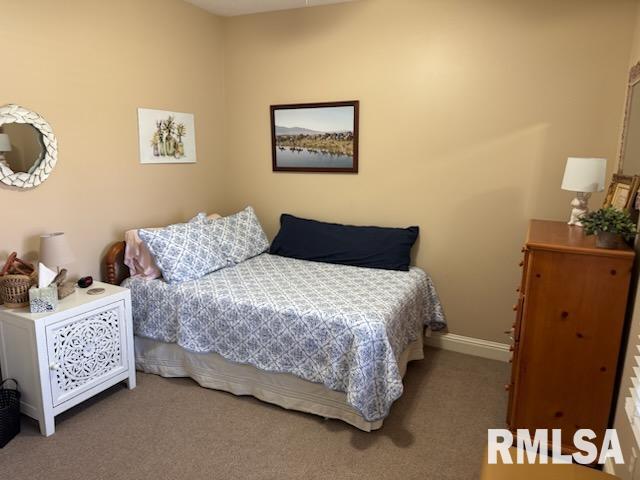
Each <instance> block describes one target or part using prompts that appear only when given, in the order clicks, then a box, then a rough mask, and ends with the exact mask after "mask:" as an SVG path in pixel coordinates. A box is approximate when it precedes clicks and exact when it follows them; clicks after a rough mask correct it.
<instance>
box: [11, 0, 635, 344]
mask: <svg viewBox="0 0 640 480" xmlns="http://www.w3.org/2000/svg"><path fill="white" fill-rule="evenodd" d="M633 8H634V2H633V1H632V0H620V1H617V2H606V1H601V0H566V1H563V2H555V1H551V0H549V1H536V2H525V1H513V0H484V1H483V2H473V1H470V0H451V1H447V2H441V1H423V0H420V1H418V0H414V1H411V0H393V1H392V0H362V1H359V2H354V3H349V4H343V5H334V6H327V7H318V8H313V9H300V10H293V11H285V12H276V13H270V14H259V15H252V16H246V17H235V18H230V19H224V20H223V19H220V18H218V17H215V16H213V15H209V14H207V13H204V12H203V11H202V10H198V9H196V8H194V7H192V6H190V5H188V4H186V3H184V2H181V1H179V0H157V1H155V0H138V1H136V2H131V1H127V0H118V1H112V2H97V1H91V2H87V1H81V0H68V1H65V2H64V3H63V4H60V3H55V2H49V1H46V0H39V1H38V0H23V1H21V2H13V1H10V0H0V11H2V18H3V28H2V29H0V39H1V40H3V42H2V43H3V44H4V45H9V44H10V45H12V48H10V49H5V55H4V58H5V62H6V64H9V65H12V66H13V67H12V68H13V70H12V72H11V75H8V74H5V75H3V76H2V77H1V78H2V79H1V80H0V87H1V88H0V104H4V103H10V102H12V103H18V104H22V105H24V106H26V107H29V108H32V109H34V110H36V111H38V112H39V113H41V114H42V115H43V116H44V117H45V118H46V119H47V120H48V121H49V122H50V123H51V125H52V126H53V128H54V130H55V131H56V134H57V135H58V139H59V145H60V159H59V164H58V166H57V168H56V169H55V171H54V172H53V174H52V176H51V177H50V178H49V179H48V180H47V181H46V182H45V183H44V184H43V185H42V186H40V187H38V188H36V189H34V190H31V191H26V192H22V191H20V192H16V191H11V190H8V189H6V188H0V202H1V203H2V205H5V206H9V207H8V208H3V209H2V212H3V213H2V219H1V220H2V225H3V227H2V229H1V230H0V249H1V250H0V256H3V254H5V253H6V252H8V251H11V250H18V251H19V252H20V253H21V254H23V253H24V252H31V253H33V252H34V251H35V250H36V249H37V236H38V235H39V234H41V233H43V232H47V231H52V230H62V231H65V232H67V233H68V234H69V237H70V240H71V243H72V245H73V247H74V250H75V251H76V254H77V256H78V261H77V262H76V264H75V265H73V266H72V271H73V272H74V273H76V274H80V273H82V274H86V273H90V274H94V275H95V274H97V272H98V259H99V257H100V254H101V253H102V251H103V249H104V246H105V245H106V244H108V243H109V242H110V241H113V240H116V239H119V238H121V234H122V232H123V231H124V230H125V229H127V228H131V227H138V226H143V225H159V224H166V223H168V222H171V221H176V220H180V219H185V218H187V217H189V216H190V215H192V214H193V213H195V212H196V211H197V210H200V209H207V210H220V211H222V212H223V213H228V212H231V211H233V210H236V209H239V208H242V207H243V206H244V205H246V204H252V205H254V206H255V208H256V210H257V212H258V214H259V216H260V217H261V219H262V220H263V223H264V224H265V226H266V228H267V230H268V233H269V234H270V235H273V234H274V233H275V232H276V230H277V220H278V216H279V214H280V213H281V212H285V211H286V212H291V213H294V214H298V215H302V216H307V217H314V218H319V219H325V220H333V221H340V222H349V223H355V224H379V225H394V226H403V225H410V224H418V225H420V226H421V228H422V233H421V239H420V242H419V245H418V248H417V263H418V265H420V266H421V267H423V268H425V269H427V270H428V271H429V272H430V273H431V274H432V275H433V277H434V279H435V281H436V283H437V285H438V287H439V289H440V292H441V294H442V298H443V301H444V304H445V308H446V311H447V314H448V317H449V320H450V329H451V331H452V332H454V333H458V334H462V335H468V336H472V337H479V338H485V339H489V340H496V341H506V339H505V338H504V337H503V335H502V333H501V332H502V330H505V329H506V328H508V326H509V325H510V323H511V321H512V318H513V315H512V312H511V305H512V303H513V301H514V299H515V292H514V289H515V286H516V285H517V279H518V275H519V270H518V268H517V262H518V258H519V255H520V254H519V246H520V244H521V242H522V239H523V237H524V234H525V228H526V221H527V219H528V218H530V217H543V218H557V219H563V218H565V216H566V215H567V214H568V208H567V207H568V202H569V200H570V199H571V194H570V193H567V192H562V191H561V190H560V189H559V187H558V186H559V183H560V179H561V176H562V171H563V167H564V162H565V158H566V157H567V156H569V155H598V156H599V155H603V156H606V157H608V158H611V159H613V158H614V155H615V150H616V144H617V125H618V120H619V113H620V105H621V104H622V101H623V96H624V90H623V89H621V88H620V85H621V84H622V83H623V82H624V77H625V70H626V66H627V63H628V55H629V48H628V46H629V44H630V42H631V32H632V28H633V14H632V12H633ZM25 31H29V32H31V33H30V36H29V37H28V38H27V39H23V40H22V41H20V42H16V41H15V40H14V39H15V38H18V37H24V35H23V32H25ZM343 99H359V100H360V101H361V125H360V126H361V143H360V165H361V169H360V173H359V174H358V175H321V174H310V175H303V174H284V173H279V174H274V173H272V172H271V163H270V139H269V116H268V107H269V105H270V104H274V103H283V102H309V101H323V100H343ZM140 106H143V107H150V108H159V109H167V110H172V109H173V110H178V111H191V112H194V113H195V114H196V124H197V140H198V144H197V148H198V158H199V161H198V163H197V164H196V165H140V164H139V163H138V139H137V119H136V109H137V108H138V107H140ZM600 198H601V197H598V196H596V198H594V204H595V203H597V202H598V201H599V200H600ZM82 199H85V200H86V203H85V204H81V200H82Z"/></svg>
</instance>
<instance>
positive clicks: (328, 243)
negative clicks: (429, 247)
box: [269, 213, 420, 271]
mask: <svg viewBox="0 0 640 480" xmlns="http://www.w3.org/2000/svg"><path fill="white" fill-rule="evenodd" d="M419 230H420V229H419V228H418V227H409V228H384V227H356V226H353V225H340V224H337V223H325V222H318V221H316V220H306V219H304V218H298V217H294V216H293V215H289V214H286V213H283V214H282V216H281V217H280V231H279V232H278V235H276V238H274V239H273V243H271V248H270V249H269V253H273V254H274V255H281V256H283V257H291V258H298V259H302V260H313V261H315V262H327V263H339V264H342V265H354V266H356V267H369V268H382V269H386V270H403V271H407V270H409V264H410V262H411V247H412V246H413V244H414V243H415V241H416V239H417V238H418V232H419Z"/></svg>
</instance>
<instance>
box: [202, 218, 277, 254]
mask: <svg viewBox="0 0 640 480" xmlns="http://www.w3.org/2000/svg"><path fill="white" fill-rule="evenodd" d="M211 225H212V226H213V228H214V236H215V237H216V240H217V241H218V242H219V244H220V248H221V249H222V251H223V252H224V254H225V256H226V257H227V260H228V265H235V264H237V263H240V262H243V261H245V260H247V259H249V258H252V257H255V256H256V255H260V254H261V253H264V252H266V251H267V249H268V248H269V240H267V236H266V235H265V233H264V230H262V225H260V221H259V220H258V217H256V214H255V212H254V211H253V208H252V207H247V208H245V209H244V210H242V211H241V212H238V213H235V214H233V215H229V216H228V217H222V218H219V219H216V220H212V221H211Z"/></svg>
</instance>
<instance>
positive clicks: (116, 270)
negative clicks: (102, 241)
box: [102, 242, 129, 285]
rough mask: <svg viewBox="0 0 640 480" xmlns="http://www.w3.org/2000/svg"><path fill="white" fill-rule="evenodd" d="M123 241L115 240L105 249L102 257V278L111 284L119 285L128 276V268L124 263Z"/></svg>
mask: <svg viewBox="0 0 640 480" xmlns="http://www.w3.org/2000/svg"><path fill="white" fill-rule="evenodd" d="M124 246H125V243H124V242H116V243H114V244H113V245H111V246H110V247H109V248H108V249H107V253H105V255H104V258H103V259H102V268H103V270H102V279H103V281H105V282H107V283H110V284H112V285H120V284H121V283H122V281H123V280H124V279H125V278H129V268H128V267H127V266H126V265H125V264H124Z"/></svg>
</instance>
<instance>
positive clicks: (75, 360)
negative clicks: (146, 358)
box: [46, 301, 128, 407]
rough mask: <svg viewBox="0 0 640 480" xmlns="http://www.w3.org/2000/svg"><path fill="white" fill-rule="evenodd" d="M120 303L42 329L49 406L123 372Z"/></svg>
mask: <svg viewBox="0 0 640 480" xmlns="http://www.w3.org/2000/svg"><path fill="white" fill-rule="evenodd" d="M125 328H126V325H125V307H124V301H119V302H116V303H112V304H109V305H106V306H104V307H100V308H98V309H96V310H92V311H90V312H86V313H83V314H80V315H78V316H75V317H72V318H70V319H67V320H63V321H60V322H57V323H53V324H51V325H48V326H47V327H46V335H47V351H48V356H49V369H50V370H49V372H50V381H51V393H52V399H53V406H54V407H56V406H58V405H60V404H61V403H64V402H65V401H67V400H69V399H70V398H73V397H75V396H76V395H79V394H81V393H82V392H84V391H86V390H89V389H91V388H92V387H95V386H97V385H99V384H100V383H102V382H104V381H105V380H108V379H109V378H110V377H112V376H114V375H118V374H120V373H122V372H124V371H126V370H127V368H128V365H127V355H126V336H125V331H126V330H125Z"/></svg>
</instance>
